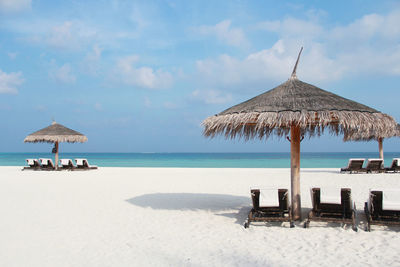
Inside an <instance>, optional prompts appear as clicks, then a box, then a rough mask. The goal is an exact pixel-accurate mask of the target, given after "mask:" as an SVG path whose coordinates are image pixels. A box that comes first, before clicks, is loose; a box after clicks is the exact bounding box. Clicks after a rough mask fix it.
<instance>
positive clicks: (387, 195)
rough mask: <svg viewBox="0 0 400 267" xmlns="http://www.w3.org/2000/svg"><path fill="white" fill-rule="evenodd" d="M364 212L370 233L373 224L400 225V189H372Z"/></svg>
mask: <svg viewBox="0 0 400 267" xmlns="http://www.w3.org/2000/svg"><path fill="white" fill-rule="evenodd" d="M364 212H365V216H366V217H367V227H366V230H367V231H368V232H369V231H371V224H375V225H400V189H384V190H373V189H370V191H369V198H368V201H367V202H365V206H364Z"/></svg>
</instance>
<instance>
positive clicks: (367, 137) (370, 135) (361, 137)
mask: <svg viewBox="0 0 400 267" xmlns="http://www.w3.org/2000/svg"><path fill="white" fill-rule="evenodd" d="M394 136H398V137H399V136H400V124H397V127H396V129H395V130H394V131H393V132H386V133H385V134H384V133H380V134H377V133H374V132H366V131H364V132H361V131H357V132H353V133H346V134H345V135H344V137H343V141H345V142H348V141H371V140H377V141H378V144H379V158H381V159H383V139H384V138H389V137H394Z"/></svg>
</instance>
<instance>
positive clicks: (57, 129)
mask: <svg viewBox="0 0 400 267" xmlns="http://www.w3.org/2000/svg"><path fill="white" fill-rule="evenodd" d="M87 140H88V139H87V137H86V136H85V135H83V134H81V133H79V132H77V131H74V130H71V129H69V128H67V127H65V126H63V125H61V124H58V123H55V122H54V123H53V124H52V125H50V126H48V127H46V128H43V129H41V130H39V131H37V132H34V133H32V134H30V135H28V136H27V137H26V138H25V139H24V142H32V143H38V142H45V143H56V142H68V143H77V142H80V143H83V142H86V141H87Z"/></svg>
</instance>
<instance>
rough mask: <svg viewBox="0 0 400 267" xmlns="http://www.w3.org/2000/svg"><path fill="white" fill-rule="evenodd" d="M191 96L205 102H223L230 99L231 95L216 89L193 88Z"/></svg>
mask: <svg viewBox="0 0 400 267" xmlns="http://www.w3.org/2000/svg"><path fill="white" fill-rule="evenodd" d="M192 98H193V99H196V100H198V101H201V102H203V103H205V104H224V103H228V102H230V101H232V95H231V94H229V93H223V92H221V91H218V90H195V91H193V92H192Z"/></svg>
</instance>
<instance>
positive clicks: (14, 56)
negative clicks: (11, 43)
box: [7, 52, 18, 60]
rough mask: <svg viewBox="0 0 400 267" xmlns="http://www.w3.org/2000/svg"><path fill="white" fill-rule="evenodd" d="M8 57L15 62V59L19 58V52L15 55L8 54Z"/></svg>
mask: <svg viewBox="0 0 400 267" xmlns="http://www.w3.org/2000/svg"><path fill="white" fill-rule="evenodd" d="M7 55H8V57H9V58H10V59H12V60H14V59H16V58H17V55H18V53H17V52H14V53H13V52H8V53H7Z"/></svg>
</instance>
